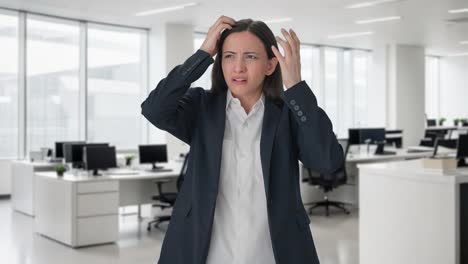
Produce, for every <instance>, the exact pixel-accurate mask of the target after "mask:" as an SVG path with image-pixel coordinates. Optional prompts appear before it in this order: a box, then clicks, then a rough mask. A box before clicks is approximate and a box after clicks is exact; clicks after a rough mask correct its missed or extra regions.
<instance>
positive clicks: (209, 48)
mask: <svg viewBox="0 0 468 264" xmlns="http://www.w3.org/2000/svg"><path fill="white" fill-rule="evenodd" d="M235 24H236V21H235V20H234V19H232V18H230V17H227V16H220V17H219V18H218V20H216V22H215V23H214V24H213V25H212V26H211V27H210V29H209V30H208V34H207V35H206V38H205V41H203V44H202V45H201V47H200V49H201V50H203V51H206V52H207V53H209V54H210V55H211V57H213V56H214V55H215V54H216V52H217V49H216V48H217V46H218V41H219V39H220V38H221V33H222V32H223V31H224V30H225V29H232V27H233V26H234V25H235Z"/></svg>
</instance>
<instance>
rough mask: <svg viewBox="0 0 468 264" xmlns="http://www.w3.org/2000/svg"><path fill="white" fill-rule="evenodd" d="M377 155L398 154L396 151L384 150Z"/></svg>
mask: <svg viewBox="0 0 468 264" xmlns="http://www.w3.org/2000/svg"><path fill="white" fill-rule="evenodd" d="M375 155H396V152H395V151H385V150H384V151H383V152H382V153H375Z"/></svg>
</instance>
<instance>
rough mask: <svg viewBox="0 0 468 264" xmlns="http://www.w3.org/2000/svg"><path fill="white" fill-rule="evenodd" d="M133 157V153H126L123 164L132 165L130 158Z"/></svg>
mask: <svg viewBox="0 0 468 264" xmlns="http://www.w3.org/2000/svg"><path fill="white" fill-rule="evenodd" d="M134 158H135V156H134V155H126V156H125V166H130V165H132V160H133V159H134Z"/></svg>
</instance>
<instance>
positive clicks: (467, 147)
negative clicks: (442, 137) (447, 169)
mask: <svg viewBox="0 0 468 264" xmlns="http://www.w3.org/2000/svg"><path fill="white" fill-rule="evenodd" d="M466 157H468V135H459V136H458V144H457V158H458V159H463V158H466Z"/></svg>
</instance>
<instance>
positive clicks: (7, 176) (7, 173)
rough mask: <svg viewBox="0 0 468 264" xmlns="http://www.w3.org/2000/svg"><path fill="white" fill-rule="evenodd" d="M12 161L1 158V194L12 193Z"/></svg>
mask: <svg viewBox="0 0 468 264" xmlns="http://www.w3.org/2000/svg"><path fill="white" fill-rule="evenodd" d="M10 164H11V161H10V160H0V195H10V194H11V165H10Z"/></svg>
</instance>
